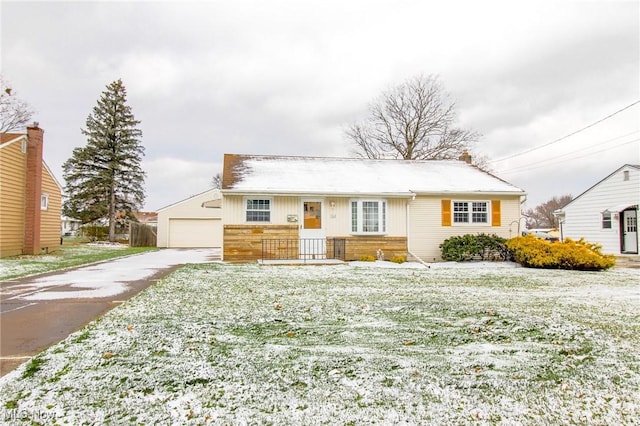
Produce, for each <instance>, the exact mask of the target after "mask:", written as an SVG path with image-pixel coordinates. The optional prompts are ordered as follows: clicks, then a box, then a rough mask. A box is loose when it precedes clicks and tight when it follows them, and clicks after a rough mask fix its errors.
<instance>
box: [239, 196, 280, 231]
mask: <svg viewBox="0 0 640 426" xmlns="http://www.w3.org/2000/svg"><path fill="white" fill-rule="evenodd" d="M249 200H266V201H269V210H252V211H268V212H269V220H264V221H258V220H247V212H248V211H249V210H248V209H247V201H249ZM242 206H243V207H242V210H243V215H244V222H245V223H248V224H259V223H271V222H272V218H273V198H271V197H259V196H256V197H244V198H243V200H242Z"/></svg>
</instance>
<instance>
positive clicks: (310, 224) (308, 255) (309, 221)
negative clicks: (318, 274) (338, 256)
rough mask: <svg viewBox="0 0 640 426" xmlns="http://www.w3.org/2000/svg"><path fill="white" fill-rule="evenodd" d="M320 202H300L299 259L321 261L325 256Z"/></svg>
mask: <svg viewBox="0 0 640 426" xmlns="http://www.w3.org/2000/svg"><path fill="white" fill-rule="evenodd" d="M322 204H323V203H322V200H303V201H302V217H303V220H302V225H301V227H300V258H301V259H323V258H325V255H326V249H325V234H324V227H323V225H322Z"/></svg>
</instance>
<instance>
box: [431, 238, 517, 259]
mask: <svg viewBox="0 0 640 426" xmlns="http://www.w3.org/2000/svg"><path fill="white" fill-rule="evenodd" d="M506 241H507V240H505V239H504V238H502V237H499V236H497V235H495V234H492V235H487V234H476V235H473V234H466V235H461V236H456V237H451V238H447V239H446V240H444V242H443V243H442V244H440V254H441V257H442V259H443V260H449V261H454V262H461V261H469V260H510V259H511V254H510V252H509V250H508V248H507V246H506V244H505V243H506Z"/></svg>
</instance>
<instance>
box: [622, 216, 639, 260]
mask: <svg viewBox="0 0 640 426" xmlns="http://www.w3.org/2000/svg"><path fill="white" fill-rule="evenodd" d="M622 231H623V233H624V235H623V237H622V238H624V240H623V244H624V246H623V247H622V251H623V252H625V253H638V212H637V211H636V210H635V209H634V210H625V211H623V212H622Z"/></svg>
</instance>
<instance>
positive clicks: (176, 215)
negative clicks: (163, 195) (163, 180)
mask: <svg viewBox="0 0 640 426" xmlns="http://www.w3.org/2000/svg"><path fill="white" fill-rule="evenodd" d="M221 202H222V200H221V196H220V190H217V189H210V190H207V191H205V192H202V193H200V194H196V195H194V196H192V197H189V198H187V199H185V200H182V201H179V202H177V203H174V204H171V205H169V206H166V207H163V208H161V209H159V210H158V212H157V213H158V243H157V244H158V247H173V248H181V247H193V248H196V247H222V209H221Z"/></svg>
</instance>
